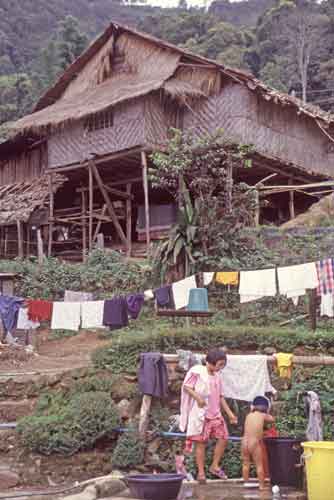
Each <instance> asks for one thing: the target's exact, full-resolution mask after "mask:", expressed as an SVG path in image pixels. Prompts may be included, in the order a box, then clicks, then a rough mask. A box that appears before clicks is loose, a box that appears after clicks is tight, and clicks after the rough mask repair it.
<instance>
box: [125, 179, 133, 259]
mask: <svg viewBox="0 0 334 500" xmlns="http://www.w3.org/2000/svg"><path fill="white" fill-rule="evenodd" d="M131 187H132V184H127V185H126V193H127V194H128V195H129V198H128V199H127V200H126V202H125V203H126V237H127V240H128V246H127V252H126V253H127V256H128V257H131V250H132V203H131V196H130V195H131Z"/></svg>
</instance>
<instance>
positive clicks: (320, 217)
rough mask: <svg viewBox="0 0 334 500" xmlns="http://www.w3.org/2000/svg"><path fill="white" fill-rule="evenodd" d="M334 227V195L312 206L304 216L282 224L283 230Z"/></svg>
mask: <svg viewBox="0 0 334 500" xmlns="http://www.w3.org/2000/svg"><path fill="white" fill-rule="evenodd" d="M333 225H334V193H331V194H330V195H328V196H324V198H322V199H321V200H320V201H318V202H317V203H314V204H313V205H311V207H310V208H309V209H308V210H306V212H304V213H303V214H300V215H298V216H297V217H295V218H294V219H292V220H289V221H288V222H285V223H284V224H282V226H281V228H282V229H286V230H287V229H295V228H298V227H304V228H305V227H308V228H315V227H321V226H333Z"/></svg>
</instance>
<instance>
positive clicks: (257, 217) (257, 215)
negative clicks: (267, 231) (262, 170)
mask: <svg viewBox="0 0 334 500" xmlns="http://www.w3.org/2000/svg"><path fill="white" fill-rule="evenodd" d="M255 197H256V198H255V216H254V221H255V227H259V225H260V196H259V191H258V190H257V189H256V190H255Z"/></svg>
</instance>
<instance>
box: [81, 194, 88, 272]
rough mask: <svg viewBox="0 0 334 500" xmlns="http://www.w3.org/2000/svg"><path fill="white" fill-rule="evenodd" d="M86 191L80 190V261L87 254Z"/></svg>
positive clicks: (83, 260)
mask: <svg viewBox="0 0 334 500" xmlns="http://www.w3.org/2000/svg"><path fill="white" fill-rule="evenodd" d="M86 210H87V207H86V193H85V192H84V191H82V192H81V214H82V216H81V227H82V262H85V261H86V255H87V228H86V221H85V215H86Z"/></svg>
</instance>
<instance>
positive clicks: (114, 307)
mask: <svg viewBox="0 0 334 500" xmlns="http://www.w3.org/2000/svg"><path fill="white" fill-rule="evenodd" d="M103 324H104V325H105V326H109V328H110V330H117V329H118V328H124V327H125V326H128V324H129V319H128V305H127V303H126V299H125V297H115V298H114V299H111V300H105V301H104V309H103Z"/></svg>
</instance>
